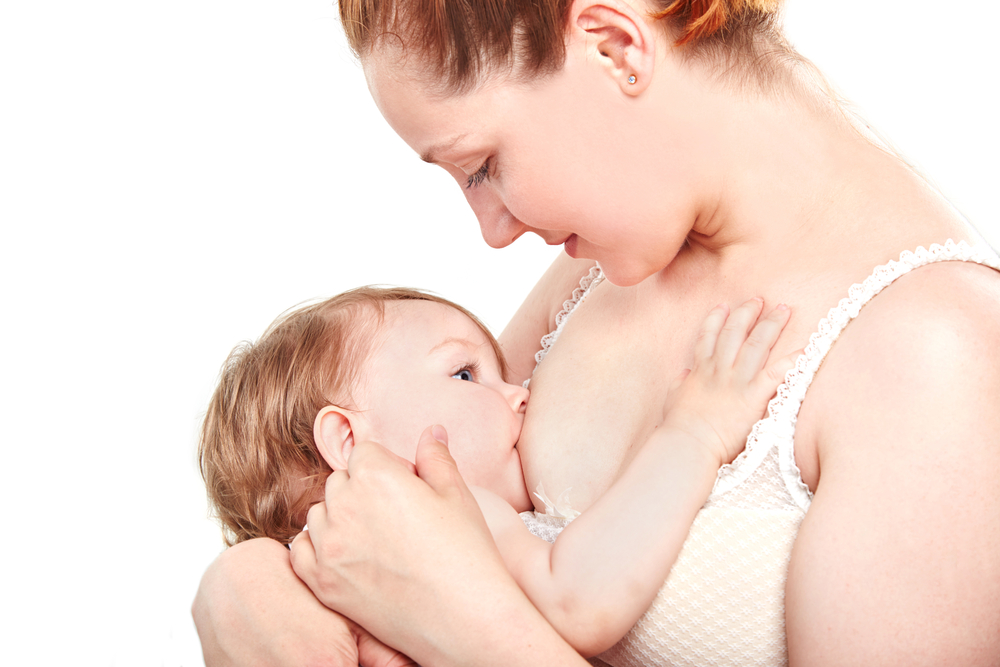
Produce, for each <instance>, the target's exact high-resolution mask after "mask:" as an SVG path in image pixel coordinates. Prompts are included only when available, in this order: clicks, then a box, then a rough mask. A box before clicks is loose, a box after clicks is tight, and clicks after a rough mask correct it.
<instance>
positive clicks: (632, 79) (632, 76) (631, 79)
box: [628, 74, 635, 83]
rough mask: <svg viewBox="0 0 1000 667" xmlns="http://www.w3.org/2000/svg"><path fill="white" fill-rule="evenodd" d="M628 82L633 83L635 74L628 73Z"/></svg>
mask: <svg viewBox="0 0 1000 667" xmlns="http://www.w3.org/2000/svg"><path fill="white" fill-rule="evenodd" d="M628 82H629V83H635V74H630V75H629V77H628Z"/></svg>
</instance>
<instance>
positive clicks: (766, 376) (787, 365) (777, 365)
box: [751, 349, 805, 401]
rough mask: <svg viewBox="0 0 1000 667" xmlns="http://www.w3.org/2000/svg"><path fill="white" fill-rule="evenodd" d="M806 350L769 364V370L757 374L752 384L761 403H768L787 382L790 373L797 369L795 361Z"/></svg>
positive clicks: (797, 351)
mask: <svg viewBox="0 0 1000 667" xmlns="http://www.w3.org/2000/svg"><path fill="white" fill-rule="evenodd" d="M803 352H805V350H804V349H799V350H796V351H795V352H792V353H791V354H789V355H787V356H784V357H782V358H780V359H777V360H775V361H774V362H772V363H770V364H768V366H767V368H765V369H763V370H762V371H761V372H760V373H758V374H757V377H755V378H754V380H753V382H752V383H751V386H752V390H753V392H754V394H755V395H756V396H757V397H758V398H759V399H760V400H761V401H768V400H769V399H770V398H771V397H772V396H774V392H775V391H776V390H777V389H778V387H779V386H781V385H782V384H783V383H784V382H785V376H786V375H787V374H788V371H790V370H792V369H793V368H795V361H796V360H797V359H798V358H799V357H800V356H802V353H803Z"/></svg>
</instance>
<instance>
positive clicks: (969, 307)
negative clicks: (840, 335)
mask: <svg viewBox="0 0 1000 667" xmlns="http://www.w3.org/2000/svg"><path fill="white" fill-rule="evenodd" d="M862 312H863V314H862V315H859V317H858V318H857V323H852V326H858V327H859V328H863V329H868V328H869V327H876V328H877V329H886V330H889V331H895V330H897V329H899V328H905V329H910V330H912V329H924V328H927V327H932V328H938V327H942V328H953V327H955V326H961V327H962V329H963V330H965V331H967V332H968V333H972V332H973V331H979V330H982V331H983V333H985V332H987V331H991V330H992V331H994V332H995V331H996V330H997V328H998V327H1000V271H997V270H996V269H993V268H991V267H988V266H985V265H982V264H977V263H974V262H962V261H944V262H937V263H934V264H929V265H926V266H923V267H919V268H916V269H913V270H912V271H910V272H909V273H908V274H906V275H904V276H901V277H900V278H899V279H898V280H896V281H895V282H893V283H892V284H891V285H889V286H888V287H886V288H885V290H884V291H883V292H882V293H881V294H879V295H877V296H876V297H875V298H873V299H872V300H871V301H870V302H869V304H868V305H867V306H866V307H865V309H864V311H862ZM866 324H867V325H868V326H866ZM877 329H876V330H874V331H872V332H871V333H876V334H877Z"/></svg>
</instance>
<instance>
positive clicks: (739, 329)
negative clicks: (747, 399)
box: [715, 297, 764, 378]
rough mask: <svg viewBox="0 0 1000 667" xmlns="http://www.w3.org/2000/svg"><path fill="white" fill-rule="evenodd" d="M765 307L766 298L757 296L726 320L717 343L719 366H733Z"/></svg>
mask: <svg viewBox="0 0 1000 667" xmlns="http://www.w3.org/2000/svg"><path fill="white" fill-rule="evenodd" d="M763 307H764V300H763V299H761V298H760V297H756V298H753V299H750V300H749V301H747V302H746V303H744V304H743V305H741V306H740V307H738V308H737V309H736V310H734V311H733V312H732V314H731V315H730V316H729V318H728V319H727V320H726V324H725V326H723V327H722V331H721V332H720V333H719V340H718V342H716V344H715V362H716V364H717V365H718V366H720V367H722V368H726V369H729V368H732V367H733V364H734V363H735V361H736V355H738V354H739V352H740V349H741V348H742V347H743V346H744V344H745V342H746V340H747V332H749V331H750V327H751V326H753V323H754V322H756V321H757V318H758V317H760V311H761V309H762V308H763ZM747 377H748V378H749V377H751V376H747Z"/></svg>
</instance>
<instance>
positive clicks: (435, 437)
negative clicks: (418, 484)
mask: <svg viewBox="0 0 1000 667" xmlns="http://www.w3.org/2000/svg"><path fill="white" fill-rule="evenodd" d="M415 459H416V460H415V463H416V466H417V475H419V476H420V479H422V480H424V481H425V482H427V484H428V485H429V486H430V487H431V488H432V489H434V490H435V491H438V492H441V491H444V490H445V489H447V488H452V487H455V486H464V482H463V481H462V476H461V475H459V473H458V466H457V465H456V464H455V459H453V458H452V457H451V452H449V451H448V432H447V431H445V430H444V427H443V426H441V425H438V424H435V425H434V426H429V427H427V428H426V429H424V432H423V433H421V434H420V441H419V442H418V443H417V454H416V457H415Z"/></svg>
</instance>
